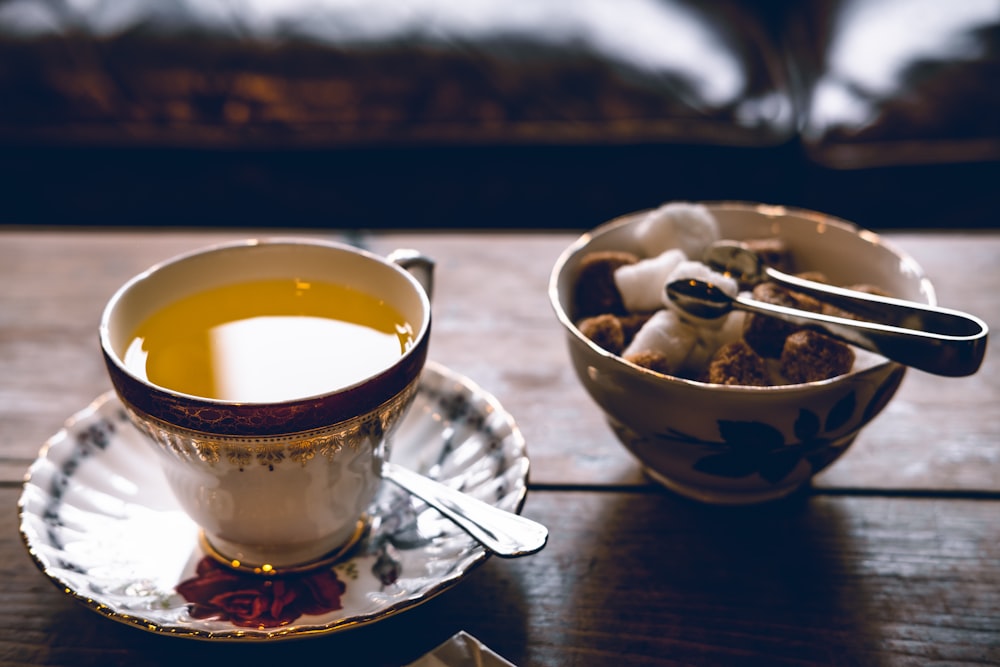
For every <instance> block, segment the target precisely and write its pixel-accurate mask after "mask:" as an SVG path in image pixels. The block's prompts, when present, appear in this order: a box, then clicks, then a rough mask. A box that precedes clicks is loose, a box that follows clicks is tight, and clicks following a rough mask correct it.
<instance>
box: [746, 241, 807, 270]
mask: <svg viewBox="0 0 1000 667" xmlns="http://www.w3.org/2000/svg"><path fill="white" fill-rule="evenodd" d="M743 246H744V247H745V248H747V249H748V250H752V251H753V252H754V254H756V255H757V257H759V258H760V261H762V262H763V263H764V264H766V265H768V266H772V267H774V268H776V269H778V270H779V271H784V272H785V273H791V272H792V270H793V269H794V268H795V262H794V259H793V257H792V251H791V250H790V249H789V248H788V245H787V244H786V243H785V242H784V241H782V240H781V239H779V238H762V239H749V240H747V241H743Z"/></svg>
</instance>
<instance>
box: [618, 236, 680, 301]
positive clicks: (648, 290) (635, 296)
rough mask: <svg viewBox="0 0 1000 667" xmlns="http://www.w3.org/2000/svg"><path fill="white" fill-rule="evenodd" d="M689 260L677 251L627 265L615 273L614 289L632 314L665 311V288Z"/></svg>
mask: <svg viewBox="0 0 1000 667" xmlns="http://www.w3.org/2000/svg"><path fill="white" fill-rule="evenodd" d="M686 260H687V257H686V256H685V255H684V253H683V252H682V251H681V250H680V249H678V248H673V249H671V250H667V251H666V252H664V253H661V254H660V255H657V256H656V257H650V258H648V259H643V260H640V261H638V262H636V263H635V264H627V265H625V266H621V267H619V268H618V269H616V270H615V274H614V275H615V285H616V286H617V287H618V292H619V294H621V297H622V302H623V303H624V304H625V308H627V309H628V310H629V311H630V312H633V313H644V312H650V311H653V310H658V309H660V308H662V307H663V288H664V286H665V285H666V281H667V276H669V275H670V274H671V273H672V272H673V271H674V269H676V268H677V266H678V265H679V264H680V263H681V262H683V261H686Z"/></svg>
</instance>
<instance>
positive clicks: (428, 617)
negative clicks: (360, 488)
mask: <svg viewBox="0 0 1000 667" xmlns="http://www.w3.org/2000/svg"><path fill="white" fill-rule="evenodd" d="M285 233H287V232H285ZM256 234H257V235H259V233H256ZM247 235H250V234H248V233H245V232H243V233H241V232H234V231H230V232H226V233H201V232H190V231H183V232H176V231H162V230H161V231H141V232H140V231H135V232H121V231H115V232H111V231H101V230H90V229H86V230H58V229H45V230H17V229H0V285H2V288H0V475H2V477H0V498H2V502H3V504H4V505H5V506H6V507H7V511H5V512H3V513H2V514H0V522H2V527H3V531H2V533H0V536H2V537H0V576H2V581H3V584H2V586H3V596H2V598H0V599H2V601H3V604H2V605H0V663H2V664H4V665H7V664H10V665H91V664H92V665H126V664H127V665H133V664H142V665H172V666H175V667H176V666H178V665H186V664H227V665H228V664H232V665H243V664H248V663H252V664H305V662H304V661H306V660H317V661H318V660H322V663H320V662H316V663H315V664H363V665H400V664H405V663H406V662H408V661H410V660H413V659H415V658H417V657H418V656H419V655H421V654H423V653H425V652H426V651H428V650H430V649H431V648H432V647H434V646H435V645H437V644H439V643H440V642H442V641H445V640H446V639H447V638H448V637H450V636H451V635H452V634H454V633H456V632H458V631H459V630H465V631H467V632H469V633H471V634H473V635H474V636H476V637H478V638H479V639H480V640H482V641H483V642H484V643H485V644H487V645H489V646H490V647H491V648H493V649H494V650H496V651H497V652H499V653H500V654H501V655H503V656H505V657H506V658H507V659H509V660H510V661H512V662H514V663H516V664H518V665H522V666H528V665H560V666H562V665H607V664H613V665H617V666H619V667H624V666H626V665H647V664H661V665H674V664H694V665H926V664H962V665H986V664H1000V360H998V359H997V357H996V355H993V356H992V357H990V356H988V357H987V359H986V362H985V365H984V367H983V368H982V370H981V371H980V372H979V373H978V374H977V375H975V376H973V377H970V378H962V379H942V378H937V377H933V376H929V375H925V374H922V373H920V372H917V371H911V372H910V373H909V374H908V375H907V378H906V380H905V381H904V383H903V387H902V389H901V390H900V392H899V394H898V395H897V397H896V398H895V399H894V401H893V402H892V403H891V405H890V406H889V407H888V409H887V410H886V411H885V412H884V413H883V414H882V415H881V416H879V417H878V418H877V420H876V421H875V422H874V423H873V424H872V425H871V426H870V427H869V428H868V429H867V430H866V431H865V432H864V433H863V434H862V435H861V436H860V437H859V439H858V440H857V442H856V443H855V444H854V446H853V447H852V449H851V450H850V451H849V452H848V453H847V454H846V455H845V456H844V457H843V458H842V459H841V460H840V461H839V462H837V463H836V464H834V466H833V467H831V468H830V469H829V470H827V471H826V472H824V473H823V474H822V475H820V476H819V477H818V478H817V479H816V481H815V484H814V486H813V487H812V488H811V489H810V490H809V491H808V492H807V493H804V494H801V495H800V496H797V497H795V498H793V499H791V500H787V501H782V502H778V503H773V504H768V505H764V506H759V507H752V508H742V509H734V508H717V507H705V506H700V505H697V504H694V503H691V502H688V501H685V500H682V499H679V498H677V497H675V496H673V495H671V494H669V493H667V492H665V491H663V490H661V489H660V488H659V487H656V486H654V485H652V484H651V483H650V482H649V481H648V480H647V479H646V478H645V477H644V476H643V474H642V471H641V469H640V468H639V466H638V465H637V464H636V462H635V461H634V460H633V459H632V458H631V457H630V456H629V455H628V454H627V453H626V452H625V450H624V449H623V448H622V447H621V446H620V445H619V444H618V442H617V441H616V440H615V438H614V436H613V435H612V433H611V431H610V430H609V429H608V428H607V426H606V425H605V423H604V421H603V420H602V418H601V416H600V414H599V413H598V411H597V410H596V408H595V407H594V406H593V405H592V404H591V402H590V400H589V398H588V397H587V396H586V395H585V394H584V393H583V390H582V389H581V388H580V387H579V385H578V384H577V382H576V379H575V377H574V376H573V373H572V370H571V369H570V367H569V364H568V362H567V355H566V351H565V349H564V342H563V339H562V335H561V332H560V331H559V329H558V327H557V325H556V322H555V319H554V316H553V314H552V311H551V308H550V306H549V304H548V301H547V296H546V284H547V279H548V273H549V270H550V267H551V266H552V264H553V262H554V260H555V259H556V257H557V255H558V254H559V252H560V251H561V249H562V248H563V247H565V246H566V245H567V244H568V243H569V242H570V241H571V240H572V237H573V235H571V234H566V233H558V234H548V233H538V234H529V233H516V234H514V233H511V234H502V233H500V234H493V233H427V234H417V233H405V234H404V233H385V234H381V235H377V236H366V235H354V236H352V237H351V240H353V241H359V242H361V243H363V244H364V245H366V246H368V247H370V248H372V249H374V250H376V251H380V252H388V251H389V250H391V249H393V248H397V247H415V248H418V249H420V250H423V251H425V252H427V253H429V254H431V255H433V256H434V257H436V258H437V260H438V272H437V289H436V294H435V301H434V309H435V318H436V320H435V332H434V339H433V343H432V347H431V357H432V358H433V359H435V360H436V361H438V362H441V363H443V364H444V365H446V366H448V367H450V368H451V369H453V370H455V371H458V372H460V373H462V374H465V375H466V376H468V377H469V378H470V379H472V380H473V381H475V382H476V383H478V384H480V385H481V386H482V387H484V388H485V389H486V390H488V391H489V392H491V393H493V394H494V395H495V396H496V397H497V398H498V399H499V400H500V401H501V403H502V404H503V405H504V407H505V408H506V409H507V410H508V411H509V412H510V413H511V414H512V415H513V416H514V418H515V419H516V420H517V422H518V424H519V426H520V428H521V430H522V432H523V434H524V436H525V438H526V440H527V442H528V448H529V453H530V454H531V457H532V469H531V488H530V492H529V495H528V498H527V502H526V504H525V507H524V514H526V515H527V516H529V517H532V518H534V519H536V520H539V521H541V522H543V523H545V524H546V525H548V526H549V527H550V529H551V538H550V541H549V544H548V545H547V547H546V548H545V549H544V550H543V551H542V552H540V553H538V554H536V555H534V556H531V557H527V558H522V559H518V560H501V559H498V558H492V559H489V560H488V561H487V562H486V563H485V564H484V565H483V566H482V567H480V568H478V569H476V570H474V571H473V572H472V573H471V574H470V575H469V576H468V577H467V578H466V579H464V580H463V581H461V582H460V583H459V584H458V585H457V586H456V587H454V588H452V589H451V590H449V591H447V592H446V593H445V594H443V595H440V596H438V597H436V598H434V599H432V600H430V601H428V602H426V603H425V604H422V605H420V606H419V607H417V608H415V609H412V610H410V611H407V612H405V613H402V614H399V615H396V616H393V617H391V618H389V619H387V620H385V621H382V622H379V623H376V624H373V625H370V626H367V627H363V628H359V629H356V630H350V631H347V632H339V633H333V634H329V635H326V636H323V637H316V638H311V639H306V640H301V641H293V642H274V643H265V644H260V643H257V644H254V645H252V646H248V645H245V644H244V645H241V644H238V643H235V644H234V643H226V644H220V643H212V642H199V641H192V640H185V639H179V638H171V637H164V636H159V635H155V634H152V633H147V632H144V631H142V630H139V629H136V628H134V627H128V626H126V625H123V624H119V623H114V622H112V621H109V620H107V619H105V618H102V617H101V616H99V615H98V614H95V613H93V612H92V611H90V610H88V609H86V608H84V607H83V606H82V605H80V604H79V603H77V602H76V601H74V600H73V599H71V598H70V597H69V596H67V595H65V594H64V593H63V592H62V591H60V590H57V589H56V588H55V587H54V586H53V585H52V584H51V583H50V581H49V580H48V579H47V578H46V577H45V576H44V575H43V574H42V573H41V572H39V571H38V570H37V569H36V568H35V567H34V565H33V564H32V562H31V560H30V559H29V557H28V555H27V553H26V550H25V549H24V546H23V545H22V543H21V540H20V538H19V535H18V528H17V525H18V523H17V516H16V514H17V513H16V511H15V509H14V508H15V504H16V502H17V498H18V496H19V494H20V491H21V481H22V478H23V475H24V472H25V470H26V468H27V466H28V465H29V464H30V463H31V461H32V460H33V459H34V458H35V456H36V455H37V453H38V450H39V447H40V446H41V444H42V443H43V441H44V440H45V439H46V438H48V437H49V436H50V435H52V434H53V433H54V432H56V431H57V430H58V429H59V428H60V426H61V425H62V422H63V420H64V419H65V418H66V417H68V416H69V415H71V414H72V413H74V412H76V411H77V410H79V409H80V408H82V407H83V406H85V405H87V404H88V403H89V402H90V401H91V400H92V399H93V398H94V397H95V396H96V395H98V394H100V393H102V392H104V391H106V390H107V389H108V388H109V387H110V384H109V383H108V381H107V379H106V376H105V372H104V368H103V365H102V361H101V358H100V354H99V352H98V347H97V335H96V329H97V322H98V317H99V313H100V310H101V307H102V305H103V303H104V301H105V300H106V299H107V298H108V296H109V295H110V294H111V293H112V291H113V290H114V289H115V288H116V287H117V286H118V285H119V284H120V283H122V282H123V281H124V280H125V279H127V278H128V277H130V276H132V275H133V274H135V273H136V272H138V271H139V270H141V269H143V268H145V267H146V266H148V265H149V264H151V263H153V262H155V261H157V260H161V259H164V258H166V257H169V256H171V255H173V254H175V253H177V252H180V251H183V250H188V249H191V248H195V247H197V246H201V245H204V244H207V243H210V242H214V241H218V240H221V239H228V238H234V237H243V236H247ZM330 236H340V235H339V234H337V233H334V232H331V233H330ZM889 238H890V239H891V240H892V241H893V242H895V243H896V244H897V245H899V246H901V247H902V248H904V249H905V250H907V251H909V252H910V253H911V254H912V255H913V256H914V257H915V258H916V259H917V261H918V262H920V263H921V264H922V265H923V266H924V268H925V269H926V271H927V272H928V274H929V275H930V277H931V279H932V280H933V281H934V282H935V284H936V286H937V289H938V296H939V299H940V301H941V303H942V304H945V305H949V306H951V307H954V308H959V309H963V310H967V311H969V312H973V313H976V314H978V315H980V316H981V317H983V318H984V319H985V320H986V321H987V322H988V323H990V324H991V325H993V326H994V327H995V326H996V325H997V324H1000V289H998V287H1000V269H998V265H1000V262H998V260H1000V233H998V232H983V233H975V234H963V233H920V234H917V233H893V234H891V235H889Z"/></svg>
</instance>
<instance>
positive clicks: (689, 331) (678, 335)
mask: <svg viewBox="0 0 1000 667" xmlns="http://www.w3.org/2000/svg"><path fill="white" fill-rule="evenodd" d="M697 341H698V332H697V330H695V328H694V327H692V326H690V325H688V324H686V323H685V322H682V321H681V319H680V318H679V317H678V316H677V314H676V313H674V312H672V311H669V310H658V311H656V313H654V314H653V316H652V317H651V318H649V320H648V321H647V322H646V323H645V324H644V325H642V328H641V329H639V331H637V332H636V334H635V336H634V337H633V338H632V342H631V343H629V346H628V347H627V348H626V349H625V352H624V353H623V354H622V356H625V357H628V356H630V355H632V354H638V353H640V352H659V353H660V354H662V355H663V356H664V357H665V358H666V362H667V365H668V367H669V369H670V371H671V372H677V371H678V370H679V369H680V368H682V367H683V365H684V363H685V361H686V360H687V357H688V354H689V353H690V352H691V349H692V348H693V347H694V345H695V343H697Z"/></svg>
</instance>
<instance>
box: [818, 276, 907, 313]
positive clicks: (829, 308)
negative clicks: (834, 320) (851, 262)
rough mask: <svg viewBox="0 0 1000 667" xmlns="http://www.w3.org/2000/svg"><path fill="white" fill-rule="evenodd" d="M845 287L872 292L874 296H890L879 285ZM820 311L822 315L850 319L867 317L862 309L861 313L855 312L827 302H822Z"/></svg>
mask: <svg viewBox="0 0 1000 667" xmlns="http://www.w3.org/2000/svg"><path fill="white" fill-rule="evenodd" d="M845 289H849V290H852V291H854V292H861V293H862V294H872V295H875V296H890V295H889V293H888V292H886V291H885V290H883V289H882V288H880V287H876V286H875V285H866V284H861V285H851V286H849V287H846V288H845ZM859 307H860V304H859ZM822 312H823V314H824V315H833V316H834V317H844V318H847V319H852V320H864V319H868V317H866V316H865V315H864V313H863V311H861V314H856V313H852V312H850V311H848V310H844V309H843V308H838V307H837V306H834V305H831V304H828V303H824V304H823V311H822Z"/></svg>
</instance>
